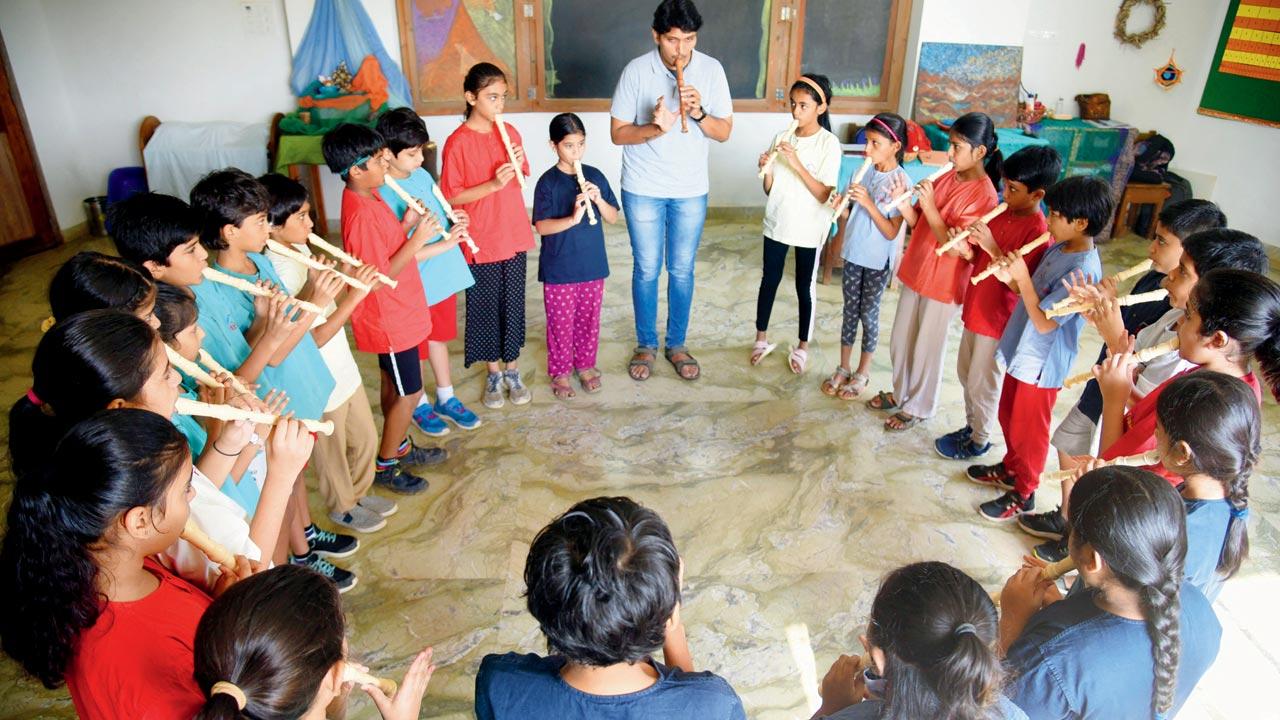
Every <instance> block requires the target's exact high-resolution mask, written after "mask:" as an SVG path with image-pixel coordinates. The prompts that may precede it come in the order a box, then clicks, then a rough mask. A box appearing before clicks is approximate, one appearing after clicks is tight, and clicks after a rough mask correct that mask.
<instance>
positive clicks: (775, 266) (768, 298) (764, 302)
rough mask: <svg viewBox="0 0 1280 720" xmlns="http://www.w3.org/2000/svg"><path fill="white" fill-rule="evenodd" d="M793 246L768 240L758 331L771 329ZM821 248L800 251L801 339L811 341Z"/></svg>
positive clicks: (798, 272) (797, 252) (766, 243)
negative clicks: (784, 269) (771, 321)
mask: <svg viewBox="0 0 1280 720" xmlns="http://www.w3.org/2000/svg"><path fill="white" fill-rule="evenodd" d="M791 248H792V246H791V245H786V244H784V243H780V242H777V241H775V240H772V239H770V238H768V237H766V238H765V239H764V275H762V276H761V278H760V295H759V296H758V297H757V298H756V331H758V332H764V331H766V330H768V329H769V315H771V314H772V313H773V300H774V298H775V297H777V295H778V284H779V283H781V282H782V269H783V267H784V266H785V265H786V264H787V251H788V250H790V249H791ZM817 259H818V249H817V248H802V247H798V248H796V298H797V299H798V300H799V303H800V340H801V342H809V329H810V328H811V327H813V286H814V284H815V283H816V282H817V281H818V275H817V273H816V270H817V268H816V265H817Z"/></svg>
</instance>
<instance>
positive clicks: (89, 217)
mask: <svg viewBox="0 0 1280 720" xmlns="http://www.w3.org/2000/svg"><path fill="white" fill-rule="evenodd" d="M84 219H85V222H86V223H87V224H88V226H89V234H90V235H92V236H94V237H106V236H107V196H106V195H95V196H94V197H89V198H85V199H84Z"/></svg>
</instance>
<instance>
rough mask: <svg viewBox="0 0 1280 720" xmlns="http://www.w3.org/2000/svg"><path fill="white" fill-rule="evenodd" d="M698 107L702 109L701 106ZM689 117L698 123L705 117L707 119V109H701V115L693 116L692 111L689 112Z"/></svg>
mask: <svg viewBox="0 0 1280 720" xmlns="http://www.w3.org/2000/svg"><path fill="white" fill-rule="evenodd" d="M698 109H699V110H702V108H701V107H699V108H698ZM689 119H690V120H692V121H694V122H696V123H700V122H702V121H703V120H706V119H707V111H706V110H702V117H694V116H693V113H689Z"/></svg>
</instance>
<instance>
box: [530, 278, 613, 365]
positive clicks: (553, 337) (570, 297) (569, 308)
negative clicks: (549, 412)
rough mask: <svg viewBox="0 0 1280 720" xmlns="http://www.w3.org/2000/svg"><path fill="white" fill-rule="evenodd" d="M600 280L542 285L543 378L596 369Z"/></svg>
mask: <svg viewBox="0 0 1280 720" xmlns="http://www.w3.org/2000/svg"><path fill="white" fill-rule="evenodd" d="M603 301H604V279H603V278H601V279H599V280H588V281H586V282H580V283H566V284H553V283H544V284H543V285H542V302H543V304H544V305H545V306H546V309H547V374H548V375H550V376H552V377H555V376H557V375H568V374H569V373H570V371H573V370H587V369H589V368H593V367H595V366H596V350H597V349H598V348H599V347H600V305H601V303H602V302H603Z"/></svg>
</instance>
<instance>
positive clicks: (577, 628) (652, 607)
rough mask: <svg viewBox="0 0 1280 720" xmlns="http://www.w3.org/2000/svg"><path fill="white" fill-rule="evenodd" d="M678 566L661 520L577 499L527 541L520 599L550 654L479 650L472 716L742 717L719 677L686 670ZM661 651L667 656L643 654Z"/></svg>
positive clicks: (626, 503) (625, 502)
mask: <svg viewBox="0 0 1280 720" xmlns="http://www.w3.org/2000/svg"><path fill="white" fill-rule="evenodd" d="M682 576H683V565H682V562H681V560H680V556H679V554H678V553H677V552H676V547H675V543H674V542H673V541H672V539H671V531H670V530H669V529H668V528H667V524H666V523H665V522H663V521H662V518H660V517H658V514H657V513H655V512H654V511H652V510H649V509H647V508H644V507H641V506H640V505H638V504H637V503H636V502H635V501H633V500H631V499H629V498H624V497H612V498H610V497H600V498H594V499H591V500H584V501H582V502H580V503H578V504H577V505H574V506H573V507H572V508H570V509H569V511H568V512H566V513H565V514H563V515H561V516H560V517H558V518H556V519H555V520H553V521H552V522H551V524H550V525H548V526H546V527H545V528H543V529H542V531H541V532H539V533H538V536H537V537H536V538H534V540H533V544H532V545H531V546H530V547H529V557H528V560H526V562H525V570H524V580H525V586H526V589H525V597H526V598H527V600H528V606H529V613H530V614H531V615H533V617H534V618H535V619H536V620H537V621H538V625H539V627H540V628H541V629H542V634H543V635H544V636H545V637H546V639H547V645H548V646H549V648H550V650H551V652H552V653H554V654H553V655H551V656H549V657H542V656H539V655H533V654H528V655H520V654H517V653H506V654H504V655H488V656H486V657H485V658H484V660H483V661H482V662H481V663H480V673H479V674H478V675H477V676H476V692H475V697H476V707H475V712H476V717H477V718H478V719H479V720H502V719H507V718H512V719H514V718H527V719H537V718H546V719H547V720H550V719H552V718H555V719H556V720H587V719H588V718H598V717H601V716H603V715H606V714H607V715H608V716H609V717H611V718H615V719H617V720H631V719H634V720H639V719H640V718H662V717H688V718H694V717H696V718H699V719H700V720H721V719H730V718H742V719H745V717H746V715H745V714H744V713H743V710H742V702H741V701H740V700H739V699H738V696H737V694H736V693H734V691H733V689H732V688H731V687H729V684H728V683H726V682H725V681H724V680H723V679H721V678H720V677H718V676H716V675H714V674H712V673H709V672H694V670H693V659H692V658H691V657H690V655H689V645H688V641H687V640H686V639H685V632H684V625H683V623H682V622H681V621H680V587H681V582H682ZM659 648H661V649H662V651H663V656H664V659H665V660H666V664H663V663H659V662H658V661H656V660H654V659H653V658H652V657H651V655H652V654H653V653H655V652H657V651H658V649H659Z"/></svg>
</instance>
